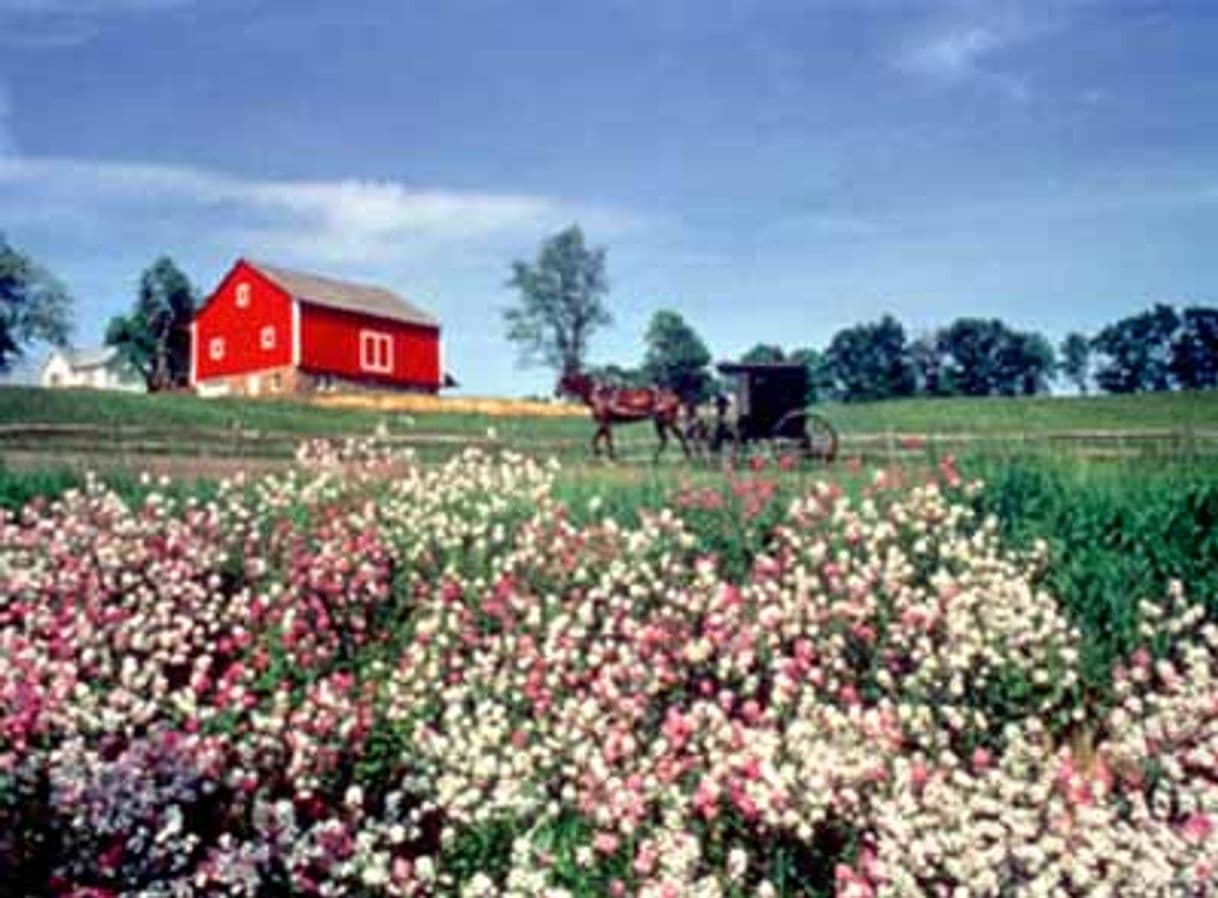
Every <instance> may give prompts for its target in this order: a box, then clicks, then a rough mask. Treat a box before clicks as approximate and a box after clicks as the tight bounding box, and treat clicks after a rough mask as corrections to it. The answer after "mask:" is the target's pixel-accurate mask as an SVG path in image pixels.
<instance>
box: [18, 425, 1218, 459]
mask: <svg viewBox="0 0 1218 898" xmlns="http://www.w3.org/2000/svg"><path fill="white" fill-rule="evenodd" d="M319 436H320V437H323V438H329V439H343V438H344V437H348V436H351V434H332V435H324V434H321V435H312V436H310V435H303V434H300V433H291V432H275V431H263V430H249V429H243V428H231V429H220V428H212V429H202V428H181V427H167V426H161V427H158V426H155V425H144V426H130V425H122V426H117V425H115V426H106V425H93V424H0V453H2V452H5V451H10V452H21V453H25V454H29V453H38V454H46V455H47V456H48V458H49V459H52V460H53V458H54V457H55V456H56V455H65V454H71V455H86V456H87V455H99V456H107V457H110V458H114V457H119V458H122V457H127V456H133V457H145V456H161V457H164V456H181V457H215V458H228V459H241V458H251V459H289V458H291V457H292V456H293V454H294V453H295V450H296V447H297V446H298V445H299V444H300V443H301V442H302V441H303V440H305V439H310V438H316V437H319ZM379 439H380V440H382V441H383V442H385V443H388V444H390V445H396V446H402V447H411V448H415V449H418V450H419V451H420V452H424V453H426V454H428V455H447V454H450V453H452V452H454V451H458V450H460V449H462V448H465V447H469V446H478V447H482V448H487V449H489V448H495V447H503V448H511V449H515V450H519V451H523V452H529V453H533V454H537V455H559V456H566V457H572V456H575V457H582V456H583V455H584V454H586V453H587V451H588V449H587V447H588V443H587V440H585V439H582V438H581V439H553V438H551V439H537V440H532V439H518V438H511V439H510V440H496V439H493V438H491V437H489V436H486V435H472V434H468V433H438V432H419V433H408V434H401V433H399V434H394V435H391V436H386V437H380V438H379ZM654 445H655V444H654V441H653V438H652V436H651V433H650V430H647V431H645V432H644V431H639V432H638V435H637V436H635V437H633V438H631V439H629V440H628V441H623V443H622V446H621V448H622V450H623V452H622V454H623V455H624V456H625V457H627V458H628V459H629V460H631V461H636V460H637V461H643V460H646V459H648V458H650V456H651V453H652V449H653V447H654ZM972 451H980V452H985V453H987V454H1000V455H1006V454H1022V453H1027V452H1048V453H1053V454H1060V455H1068V456H1074V457H1084V458H1096V459H1104V458H1111V459H1122V458H1124V459H1133V458H1148V459H1173V460H1186V461H1188V460H1198V461H1206V462H1210V463H1212V462H1218V430H1194V429H1191V428H1181V429H1176V430H1074V431H1026V432H1023V431H1015V432H1002V433H907V432H898V431H888V432H884V433H866V434H849V433H847V434H843V435H842V440H841V448H840V457H842V458H853V457H858V458H859V459H861V460H863V461H865V462H868V463H875V462H884V461H890V462H897V461H905V460H916V459H919V458H926V457H928V456H929V455H942V454H944V453H948V452H953V453H965V452H972ZM676 455H677V451H676V449H675V447H674V448H670V450H669V456H670V457H676Z"/></svg>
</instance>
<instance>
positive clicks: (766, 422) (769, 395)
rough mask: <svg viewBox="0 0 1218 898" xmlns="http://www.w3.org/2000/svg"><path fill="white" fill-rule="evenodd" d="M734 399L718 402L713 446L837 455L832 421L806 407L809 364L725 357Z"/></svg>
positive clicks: (723, 366)
mask: <svg viewBox="0 0 1218 898" xmlns="http://www.w3.org/2000/svg"><path fill="white" fill-rule="evenodd" d="M719 373H720V374H722V375H723V376H724V377H726V378H728V380H729V381H731V382H732V384H733V387H734V389H733V390H732V394H731V398H730V399H728V397H727V396H720V397H717V398H716V401H715V420H714V423H713V424H712V425H711V426H710V429H709V430H710V432H709V447H710V450H711V451H712V452H715V453H719V452H723V451H724V450H725V449H727V450H730V451H731V452H732V453H733V454H734V455H735V456H736V457H737V458H738V457H740V456H741V455H743V454H745V453H747V452H748V451H750V450H752V449H761V450H768V451H770V452H772V453H774V454H776V455H781V456H787V457H803V458H809V459H816V460H819V461H825V462H830V461H833V459H834V458H835V457H836V456H837V442H838V441H837V432H836V431H835V430H834V429H833V425H831V424H830V423H829V421H828V420H827V419H826V418H825V417H824V416H823V415H820V414H817V413H816V412H814V411H812V410H811V409H810V408H809V407H808V394H809V377H808V367H807V366H806V365H802V364H799V363H791V362H764V363H761V362H759V363H746V362H724V363H722V364H720V365H719Z"/></svg>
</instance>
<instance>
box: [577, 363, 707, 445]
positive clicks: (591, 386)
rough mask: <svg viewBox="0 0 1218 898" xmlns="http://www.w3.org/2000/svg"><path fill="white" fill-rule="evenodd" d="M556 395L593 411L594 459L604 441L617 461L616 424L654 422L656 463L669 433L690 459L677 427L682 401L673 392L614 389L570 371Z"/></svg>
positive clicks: (585, 375)
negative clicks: (656, 438)
mask: <svg viewBox="0 0 1218 898" xmlns="http://www.w3.org/2000/svg"><path fill="white" fill-rule="evenodd" d="M554 392H555V394H556V395H558V396H573V397H575V398H577V399H582V400H583V402H584V404H585V405H586V406H588V408H589V409H590V410H591V412H592V420H593V421H595V422H596V425H597V426H596V433H595V434H594V435H593V436H592V454H593V455H596V456H599V455H600V442H601V440H604V442H605V446H606V447H607V448H608V450H609V457H610V458H614V459H615V458H617V455H616V454H615V452H614V450H613V431H612V428H613V426H614V425H615V424H637V423H638V422H640V421H647V420H651V421H653V422H654V423H655V428H656V436H658V437H659V438H660V445H659V446H658V447H656V453H655V457H654V458H655V460H658V459H659V457H660V453H661V452H663V451H664V449H665V448H666V447H667V446H668V435H669V434H670V433H671V434H672V435H673V436H675V437H676V438H677V442H679V443H680V444H681V451H682V452H684V453H685V457H686V458H689V445H688V444H687V443H686V442H685V434H683V433H682V432H681V428H680V427H678V426H677V421H678V420H679V419H680V417H681V399H680V397H679V396H677V394H676V393H673V392H672V391H671V390H662V389H660V388H659V387H644V388H642V389H628V388H626V387H615V386H611V385H610V384H603V383H599V382H598V381H596V380H595V379H594V378H592V377H590V376H589V375H587V374H582V373H580V372H578V371H571V372H568V373H566V374H564V375H563V376H562V377H561V378H560V379H559V381H558V386H557V388H556V389H555V391H554Z"/></svg>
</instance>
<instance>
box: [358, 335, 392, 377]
mask: <svg viewBox="0 0 1218 898" xmlns="http://www.w3.org/2000/svg"><path fill="white" fill-rule="evenodd" d="M359 366H360V368H362V369H363V370H364V371H372V372H374V373H376V374H392V373H393V338H392V337H391V336H390V335H389V334H383V333H381V332H380V331H360V332H359Z"/></svg>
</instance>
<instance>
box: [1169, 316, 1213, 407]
mask: <svg viewBox="0 0 1218 898" xmlns="http://www.w3.org/2000/svg"><path fill="white" fill-rule="evenodd" d="M1171 370H1172V374H1173V375H1174V376H1175V379H1176V383H1177V384H1178V385H1179V386H1180V387H1181V388H1182V389H1185V390H1209V389H1213V388H1215V387H1218V309H1211V308H1205V307H1202V306H1193V307H1190V308H1187V309H1185V310H1184V311H1183V313H1182V314H1181V316H1180V331H1179V333H1178V334H1177V335H1176V337H1175V339H1174V340H1173V341H1172V349H1171Z"/></svg>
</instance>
